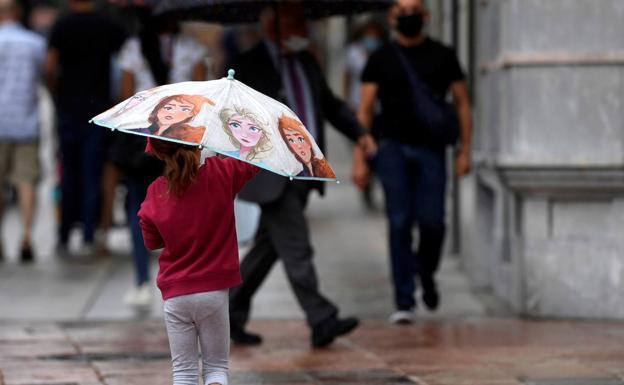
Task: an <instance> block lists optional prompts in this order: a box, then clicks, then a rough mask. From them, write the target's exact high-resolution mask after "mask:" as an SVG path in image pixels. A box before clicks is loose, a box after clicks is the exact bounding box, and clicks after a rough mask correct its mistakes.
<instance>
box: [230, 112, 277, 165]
mask: <svg viewBox="0 0 624 385" xmlns="http://www.w3.org/2000/svg"><path fill="white" fill-rule="evenodd" d="M219 119H220V120H221V123H222V127H223V131H225V133H226V134H227V136H228V138H229V139H230V142H231V143H232V145H233V146H234V147H236V150H234V151H227V152H226V154H227V155H230V156H235V157H238V158H240V159H243V160H247V161H250V162H255V163H258V162H260V158H262V156H263V155H264V154H266V153H267V152H269V151H271V150H272V149H273V145H272V144H271V140H270V138H269V130H268V129H267V124H266V123H265V122H264V121H263V120H262V119H261V118H260V117H259V116H258V115H257V114H255V113H254V112H252V111H250V110H249V109H246V108H244V107H240V106H231V107H225V108H223V109H222V110H221V111H220V112H219Z"/></svg>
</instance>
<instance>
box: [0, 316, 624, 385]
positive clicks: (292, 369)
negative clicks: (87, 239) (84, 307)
mask: <svg viewBox="0 0 624 385" xmlns="http://www.w3.org/2000/svg"><path fill="white" fill-rule="evenodd" d="M251 328H252V329H253V330H257V331H259V332H261V333H262V334H263V335H264V336H265V343H264V344H263V345H262V346H261V347H258V348H238V347H234V348H233V349H232V363H231V367H232V376H231V384H236V385H252V384H280V385H284V384H293V385H294V384H301V385H304V384H331V385H339V384H353V385H356V384H370V385H381V384H386V385H400V384H420V385H521V384H533V385H621V384H624V365H623V362H624V327H623V326H622V325H621V324H610V323H582V322H566V321H563V322H557V321H542V322H537V321H520V320H505V319H483V318H476V319H463V320H460V319H458V320H430V321H422V322H419V323H418V324H416V325H414V326H391V325H389V324H388V323H386V322H384V321H365V322H364V324H363V325H362V326H361V327H360V328H359V329H358V330H357V331H356V332H355V333H353V334H352V335H350V336H348V337H347V338H342V339H339V340H338V341H337V342H336V343H335V344H334V345H332V346H331V347H330V348H327V349H320V350H312V349H310V347H309V340H308V338H307V333H308V331H307V329H306V327H305V325H304V324H303V322H301V321H286V320H283V321H282V320H266V321H255V322H253V323H252V325H251ZM168 352H169V350H168V345H167V338H166V334H165V330H164V327H163V325H162V322H160V321H156V320H146V321H131V322H129V321H109V322H76V323H61V324H56V323H49V322H43V323H14V322H8V323H7V322H3V323H0V357H1V358H0V384H2V385H26V384H40V385H61V384H64V385H69V384H72V385H74V384H75V385H96V384H98V385H102V384H106V385H147V384H150V385H167V384H171V372H170V363H169V356H168Z"/></svg>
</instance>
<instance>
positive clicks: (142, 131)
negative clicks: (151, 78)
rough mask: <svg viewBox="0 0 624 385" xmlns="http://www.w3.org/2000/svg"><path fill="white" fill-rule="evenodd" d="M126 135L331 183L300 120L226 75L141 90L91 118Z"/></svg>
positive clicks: (327, 169) (323, 161)
mask: <svg viewBox="0 0 624 385" xmlns="http://www.w3.org/2000/svg"><path fill="white" fill-rule="evenodd" d="M91 121H92V122H93V123H95V124H98V125H100V126H104V127H108V128H110V129H112V130H118V131H122V132H125V133H128V134H134V135H143V136H147V137H152V138H157V139H161V140H168V141H172V142H176V143H181V144H187V145H193V146H199V147H203V148H207V149H209V150H212V151H215V152H217V153H219V154H222V155H226V156H231V157H235V158H238V159H240V160H243V161H245V162H249V163H252V164H255V165H256V166H258V167H261V168H264V169H266V170H269V171H272V172H274V173H276V174H279V175H283V176H287V177H290V178H296V179H314V180H335V179H336V175H335V174H334V172H333V170H332V168H331V166H330V165H329V163H328V162H327V160H326V159H325V157H324V156H323V154H322V153H321V150H320V149H319V147H318V145H317V144H316V142H315V141H314V139H313V137H312V135H310V133H309V132H308V131H307V129H306V128H305V127H304V125H303V124H302V123H301V120H300V119H299V118H298V117H297V116H296V115H295V114H294V113H293V112H292V111H291V110H290V109H289V108H288V107H286V106H285V105H284V104H282V103H280V102H278V101H277V100H275V99H272V98H270V97H268V96H266V95H264V94H262V93H260V92H258V91H255V90H254V89H252V88H250V87H248V86H246V85H245V84H243V83H241V82H239V81H238V80H235V79H234V70H229V71H228V77H227V78H222V79H219V80H211V81H205V82H183V83H176V84H169V85H165V86H160V87H156V88H152V89H149V90H146V91H142V92H139V93H137V94H136V95H134V96H132V97H131V98H129V99H127V100H125V101H123V102H121V103H119V104H118V105H116V106H114V107H113V108H111V109H109V110H108V111H106V112H103V113H101V114H99V115H97V116H96V117H94V118H93V119H92V120H91Z"/></svg>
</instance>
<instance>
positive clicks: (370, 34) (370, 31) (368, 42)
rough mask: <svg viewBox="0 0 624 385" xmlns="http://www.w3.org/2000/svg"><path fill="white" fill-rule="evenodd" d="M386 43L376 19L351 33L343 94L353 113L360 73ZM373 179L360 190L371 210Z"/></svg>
mask: <svg viewBox="0 0 624 385" xmlns="http://www.w3.org/2000/svg"><path fill="white" fill-rule="evenodd" d="M386 41H387V32H386V27H385V25H384V24H383V23H382V22H381V21H380V20H377V19H376V18H370V19H367V20H365V21H364V22H362V23H360V24H359V25H357V26H356V28H355V31H354V33H353V41H352V42H351V43H350V44H349V45H348V46H347V51H346V52H347V58H346V61H345V67H346V68H345V78H344V81H345V83H344V87H345V90H344V93H345V95H347V101H348V102H349V106H350V107H351V109H353V111H357V110H358V108H359V107H360V92H361V91H360V88H361V85H362V82H361V80H360V78H361V77H362V71H364V66H365V65H366V63H367V62H368V58H369V57H370V55H371V54H372V53H373V52H375V51H376V50H377V49H379V48H381V46H382V45H383V44H385V43H386ZM380 110H381V108H380V106H379V103H377V104H376V105H375V116H374V118H373V124H372V127H371V134H372V135H373V137H374V138H375V140H379V131H380V128H379V125H380V124H381V121H380V117H379V114H380V112H381V111H380ZM372 192H373V178H372V174H371V177H370V178H369V182H368V183H367V184H366V186H364V187H363V188H362V200H363V201H364V205H365V206H366V208H368V209H373V208H374V207H375V203H374V201H373V193H372Z"/></svg>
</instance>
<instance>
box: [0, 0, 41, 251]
mask: <svg viewBox="0 0 624 385" xmlns="http://www.w3.org/2000/svg"><path fill="white" fill-rule="evenodd" d="M19 19H20V8H19V6H18V5H17V3H16V2H15V0H0V191H4V185H5V183H6V182H9V183H10V184H12V185H13V186H15V187H16V188H17V195H18V201H19V206H20V209H21V214H22V227H23V233H22V242H21V247H20V260H21V261H22V262H32V261H33V260H34V253H33V249H32V226H33V218H34V212H35V195H36V194H35V187H36V183H37V179H38V177H39V151H38V149H39V146H38V140H39V125H40V121H39V110H38V106H39V99H38V96H37V93H38V87H39V84H40V83H41V81H42V78H43V63H44V58H45V40H44V39H43V38H42V37H40V36H39V35H37V34H35V33H34V32H30V31H28V30H26V29H25V28H24V27H22V26H21V25H20V24H19V22H18V20H19ZM3 203H4V197H2V196H0V219H1V218H2V214H3ZM3 259H4V257H3V248H2V242H1V241H0V261H2V260H3Z"/></svg>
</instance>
